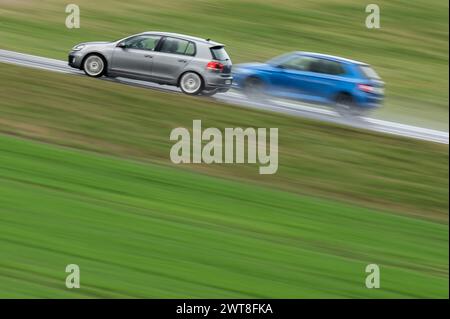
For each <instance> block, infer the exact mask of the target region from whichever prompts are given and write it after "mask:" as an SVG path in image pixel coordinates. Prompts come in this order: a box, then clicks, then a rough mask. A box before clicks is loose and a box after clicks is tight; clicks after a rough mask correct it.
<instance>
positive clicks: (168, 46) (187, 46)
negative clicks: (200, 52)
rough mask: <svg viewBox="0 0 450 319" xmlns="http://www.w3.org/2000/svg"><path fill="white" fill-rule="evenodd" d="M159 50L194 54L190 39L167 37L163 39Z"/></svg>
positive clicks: (193, 46)
mask: <svg viewBox="0 0 450 319" xmlns="http://www.w3.org/2000/svg"><path fill="white" fill-rule="evenodd" d="M160 52H164V53H172V54H182V55H194V54H195V45H194V43H192V42H190V41H186V40H181V39H175V38H170V37H168V38H165V39H164V42H163V44H162V46H161V49H160Z"/></svg>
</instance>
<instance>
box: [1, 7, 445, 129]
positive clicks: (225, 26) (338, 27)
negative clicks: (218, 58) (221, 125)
mask: <svg viewBox="0 0 450 319" xmlns="http://www.w3.org/2000/svg"><path fill="white" fill-rule="evenodd" d="M76 3H77V4H78V5H79V6H80V9H81V28H80V29H77V30H69V29H66V28H65V25H64V22H65V19H66V13H65V11H64V10H65V5H66V3H64V2H61V1H58V0H47V1H40V0H39V1H38V0H35V1H25V0H14V1H2V2H1V3H0V19H1V20H0V39H1V44H0V48H3V49H11V50H17V51H21V52H29V53H34V54H38V55H44V56H48V57H55V58H59V59H66V54H67V52H68V50H69V49H70V48H71V47H72V46H73V45H74V44H76V43H78V42H83V41H92V40H116V39H118V38H121V37H124V36H126V35H128V34H133V33H138V32H142V31H147V30H164V31H173V32H182V33H188V34H192V35H197V36H201V37H209V38H212V39H214V40H217V41H220V42H223V43H226V44H227V45H228V51H229V53H230V54H231V56H232V58H233V61H234V62H235V63H238V62H247V61H253V60H258V61H264V60H267V59H268V58H270V57H273V56H275V55H278V54H280V53H284V52H286V51H293V50H305V51H317V52H323V53H329V54H335V55H340V56H344V57H349V58H353V59H357V60H362V61H365V62H367V63H370V64H372V65H373V66H374V67H375V68H376V70H377V71H379V73H380V74H381V76H382V77H383V78H384V80H385V81H386V83H387V102H386V106H385V108H384V109H382V110H380V111H379V112H377V114H376V116H379V117H383V118H388V119H390V120H396V121H401V122H407V123H413V124H418V125H424V126H430V127H435V128H439V129H447V130H448V114H449V113H448V98H449V96H448V85H449V82H448V1H445V0H414V1H409V0H408V1H407V0H398V1H388V0H380V1H377V2H376V3H377V4H378V5H379V6H380V8H381V29H379V30H370V29H367V28H365V25H364V23H365V19H366V16H367V14H366V13H365V5H366V3H362V2H361V1H358V0H342V1H335V0H316V1H298V0H274V1H261V0H260V1H256V0H226V1H224V0H203V1H190V0H172V1H161V0H154V1H151V2H148V1H143V0H140V1H136V0H135V1H117V0H115V1H111V0H98V1H88V0H79V1H77V2H76Z"/></svg>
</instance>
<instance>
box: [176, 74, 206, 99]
mask: <svg viewBox="0 0 450 319" xmlns="http://www.w3.org/2000/svg"><path fill="white" fill-rule="evenodd" d="M180 88H181V91H183V93H185V94H188V95H198V94H200V92H201V91H202V90H203V80H202V78H201V77H200V75H198V74H197V73H194V72H186V73H184V74H183V75H182V76H181V78H180Z"/></svg>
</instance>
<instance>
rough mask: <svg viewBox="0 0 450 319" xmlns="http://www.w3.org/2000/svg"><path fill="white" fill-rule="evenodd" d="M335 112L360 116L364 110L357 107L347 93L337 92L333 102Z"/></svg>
mask: <svg viewBox="0 0 450 319" xmlns="http://www.w3.org/2000/svg"><path fill="white" fill-rule="evenodd" d="M335 109H336V112H338V113H339V115H341V116H342V117H352V116H362V115H364V110H363V109H361V108H360V107H358V106H357V105H356V104H355V102H354V101H353V99H352V97H351V96H350V95H348V94H339V95H338V97H337V98H336V104H335Z"/></svg>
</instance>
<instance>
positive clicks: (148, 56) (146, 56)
mask: <svg viewBox="0 0 450 319" xmlns="http://www.w3.org/2000/svg"><path fill="white" fill-rule="evenodd" d="M144 58H149V59H151V58H153V55H149V54H146V55H144Z"/></svg>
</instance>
